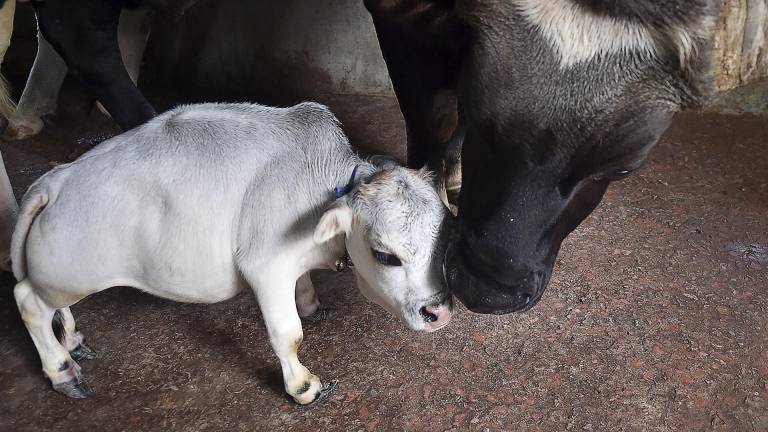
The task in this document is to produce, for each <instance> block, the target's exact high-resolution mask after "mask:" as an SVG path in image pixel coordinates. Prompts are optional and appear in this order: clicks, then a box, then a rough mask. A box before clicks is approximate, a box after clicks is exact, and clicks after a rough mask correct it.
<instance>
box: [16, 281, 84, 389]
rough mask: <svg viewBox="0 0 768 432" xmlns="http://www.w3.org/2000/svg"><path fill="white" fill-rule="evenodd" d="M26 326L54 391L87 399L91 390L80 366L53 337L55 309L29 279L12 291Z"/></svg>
mask: <svg viewBox="0 0 768 432" xmlns="http://www.w3.org/2000/svg"><path fill="white" fill-rule="evenodd" d="M13 295H14V297H15V298H16V305H17V306H18V307H19V313H20V314H21V318H22V320H24V325H25V326H26V327H27V331H28V332H29V336H30V337H31V338H32V342H34V344H35V347H36V348H37V353H38V354H39V355H40V362H41V363H42V364H43V372H44V373H45V375H46V376H47V377H48V379H50V380H51V384H53V388H54V390H56V391H58V392H60V393H63V394H65V395H67V396H69V397H73V398H84V397H86V396H88V395H89V394H91V389H90V387H88V385H87V384H86V383H85V381H84V380H83V377H82V374H81V373H80V366H79V365H78V364H77V363H75V361H74V360H72V357H70V355H69V351H67V350H66V348H64V347H63V346H62V345H61V344H60V343H59V341H58V340H56V335H55V334H54V333H53V327H52V322H53V315H54V313H55V312H56V309H55V308H53V307H51V306H50V305H48V304H47V303H46V302H45V301H44V300H43V299H42V298H40V297H39V296H38V295H37V293H36V292H35V287H34V286H33V285H32V283H30V282H29V280H28V279H25V280H22V281H21V282H19V283H17V284H16V287H15V288H14V290H13Z"/></svg>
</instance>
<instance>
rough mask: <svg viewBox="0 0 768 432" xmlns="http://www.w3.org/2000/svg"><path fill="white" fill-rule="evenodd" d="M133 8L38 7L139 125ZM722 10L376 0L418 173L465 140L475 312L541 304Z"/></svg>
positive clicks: (703, 70)
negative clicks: (121, 23)
mask: <svg viewBox="0 0 768 432" xmlns="http://www.w3.org/2000/svg"><path fill="white" fill-rule="evenodd" d="M0 1H2V0H0ZM154 1H155V2H161V0H154ZM125 3H126V1H118V0H115V1H103V0H44V1H41V2H37V3H36V11H37V14H38V23H39V26H40V30H41V32H43V34H44V36H45V37H46V39H48V40H49V41H50V42H51V44H52V45H53V46H54V47H55V48H56V50H57V51H58V52H59V54H61V56H62V57H63V58H64V59H65V60H66V61H67V63H68V64H69V65H70V67H72V68H73V69H74V70H75V72H76V73H77V74H78V75H79V76H80V77H81V78H82V79H83V80H84V81H85V82H86V83H87V84H88V86H89V87H90V88H91V89H93V90H94V92H95V93H96V95H97V96H98V98H99V100H100V101H101V102H102V104H104V106H105V107H106V108H107V109H108V110H109V112H110V113H111V114H112V116H113V117H114V118H115V120H116V121H117V122H118V124H120V126H122V127H123V128H124V129H128V128H131V127H133V126H135V125H137V124H139V123H141V122H143V121H145V120H147V119H149V118H150V117H152V116H153V115H154V110H153V109H152V107H151V106H150V105H149V103H147V101H146V100H145V99H144V97H143V96H142V95H141V93H140V92H139V91H138V90H137V89H136V88H135V86H134V85H133V83H132V82H131V80H130V78H129V76H128V74H127V73H126V71H125V68H124V67H123V65H122V63H121V61H120V54H119V51H118V46H117V42H116V33H117V17H118V15H119V10H120V7H122V6H123V5H124V4H125ZM181 3H184V2H181ZM717 3H718V2H717V0H504V1H499V0H365V4H366V7H367V8H368V10H369V11H370V12H371V15H372V17H373V21H374V24H375V27H376V31H377V34H378V38H379V42H380V45H381V49H382V53H383V55H384V59H385V61H386V63H387V67H388V69H389V73H390V76H391V78H392V83H393V85H394V88H395V92H396V94H397V97H398V99H399V101H400V106H401V109H402V112H403V115H404V117H405V121H406V126H407V129H408V165H409V166H411V167H418V166H422V165H423V164H425V163H429V164H430V165H431V166H432V167H433V168H435V169H442V159H443V157H444V154H445V149H446V147H447V146H449V144H451V143H453V144H457V143H459V142H462V141H463V150H462V152H461V155H462V171H461V173H462V176H463V188H462V190H461V194H460V196H459V214H458V221H457V224H456V227H457V228H456V233H455V237H454V238H453V239H452V241H451V247H449V249H448V253H447V256H446V266H445V267H446V276H447V279H448V282H449V283H450V286H451V288H452V289H453V291H454V293H455V294H456V295H457V296H458V297H459V299H461V300H462V302H463V303H464V304H465V305H466V306H467V307H468V308H469V309H471V310H473V311H476V312H483V313H508V312H514V311H523V310H527V309H529V308H531V307H532V306H533V305H534V304H536V302H537V301H538V300H539V299H540V298H541V295H542V293H543V291H544V289H545V288H546V286H547V283H548V281H549V278H550V275H551V272H552V267H553V264H554V262H555V258H556V256H557V253H558V251H559V248H560V244H561V242H562V241H563V239H564V238H565V237H566V236H567V235H568V234H569V233H570V232H571V231H573V230H574V229H575V228H576V227H577V226H578V225H579V223H580V222H581V221H582V220H583V219H584V218H586V217H587V215H589V214H590V213H591V212H592V210H593V209H594V208H595V207H596V206H597V205H598V203H599V202H600V200H601V198H602V196H603V194H604V192H605V190H606V188H607V187H608V184H609V183H610V182H611V181H613V180H616V179H619V178H621V177H624V176H627V175H628V174H630V173H631V172H632V171H634V170H636V169H637V168H638V167H639V166H640V165H641V164H642V163H643V161H644V159H645V157H646V155H647V154H648V152H649V150H650V149H651V147H653V145H654V144H655V143H656V142H657V141H658V139H659V137H660V136H661V134H662V133H663V132H664V130H665V129H666V128H667V126H668V125H669V122H670V119H671V117H672V114H673V113H674V112H675V111H677V110H679V109H681V108H687V107H695V106H698V105H699V104H700V103H701V102H702V100H703V99H704V97H705V96H706V94H707V93H708V91H709V81H710V80H709V79H708V73H707V61H706V59H707V58H708V55H706V54H707V50H708V49H709V38H710V33H711V27H712V23H713V21H714V17H715V16H716V12H717V11H716V4H717ZM449 159H451V158H449Z"/></svg>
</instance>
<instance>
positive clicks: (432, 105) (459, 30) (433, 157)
mask: <svg viewBox="0 0 768 432" xmlns="http://www.w3.org/2000/svg"><path fill="white" fill-rule="evenodd" d="M365 5H366V7H367V8H368V10H369V11H370V13H371V16H372V17H373V23H374V26H375V27H376V34H377V37H378V39H379V46H380V47H381V52H382V55H383V57H384V61H385V62H386V64H387V69H388V71H389V76H390V78H391V80H392V86H393V87H394V90H395V94H396V95H397V99H398V101H399V103H400V110H401V111H402V113H403V117H404V119H405V125H406V129H407V132H408V166H409V167H412V168H420V167H422V166H423V165H424V164H429V167H430V168H431V169H433V170H435V171H437V172H440V173H441V174H445V173H446V172H451V171H456V170H454V169H453V168H452V167H444V166H443V158H444V153H445V151H446V147H447V145H448V143H449V141H451V138H452V137H454V134H455V132H456V131H457V125H458V110H457V101H456V95H455V91H454V87H455V84H456V79H457V77H458V72H459V69H460V66H461V59H462V56H463V53H464V48H465V46H466V41H467V33H466V30H465V28H464V26H463V24H461V23H460V21H459V20H458V18H456V17H455V15H454V12H453V9H452V2H447V1H427V0H400V1H394V2H393V1H381V0H366V2H365ZM449 159H450V158H449ZM446 168H447V169H446ZM449 183H450V182H449ZM453 183H454V184H455V181H453Z"/></svg>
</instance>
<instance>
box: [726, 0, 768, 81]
mask: <svg viewBox="0 0 768 432" xmlns="http://www.w3.org/2000/svg"><path fill="white" fill-rule="evenodd" d="M714 55H715V77H716V83H717V88H718V90H720V91H725V90H730V89H733V88H736V87H739V86H742V85H745V84H750V83H753V82H756V81H759V80H762V79H765V78H768V0H723V10H722V14H721V16H720V19H718V21H717V24H716V34H715V53H714Z"/></svg>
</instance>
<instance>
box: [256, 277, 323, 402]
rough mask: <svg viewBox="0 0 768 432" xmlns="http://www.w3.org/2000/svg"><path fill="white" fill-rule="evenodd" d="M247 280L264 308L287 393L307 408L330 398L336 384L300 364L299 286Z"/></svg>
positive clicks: (270, 279) (278, 280) (291, 282)
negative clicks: (297, 306)
mask: <svg viewBox="0 0 768 432" xmlns="http://www.w3.org/2000/svg"><path fill="white" fill-rule="evenodd" d="M245 277H246V279H247V280H248V282H249V283H250V284H251V287H252V288H253V291H254V293H255V295H256V300H257V301H258V302H259V307H260V308H261V315H262V316H263V318H264V324H265V325H266V326H267V332H268V334H269V341H270V342H271V344H272V349H273V350H274V351H275V354H276V355H277V358H278V359H279V360H280V367H281V368H282V371H283V383H284V385H285V391H286V392H287V393H288V394H289V395H291V397H293V399H294V400H295V401H296V402H298V403H300V404H302V405H306V404H309V403H312V402H315V401H317V400H320V399H322V398H324V397H325V396H327V395H328V394H330V393H331V392H332V391H333V390H334V388H335V386H336V383H335V382H329V383H323V382H321V381H320V378H318V377H317V376H316V375H314V374H312V373H311V372H310V371H309V369H307V368H306V367H304V365H302V364H301V362H299V357H298V351H299V347H300V346H301V342H302V340H303V338H304V334H303V332H302V330H301V319H300V318H299V314H298V312H297V310H296V301H295V297H294V296H295V293H296V290H295V286H296V282H295V281H294V280H291V279H286V278H285V276H277V275H274V276H273V277H269V276H267V277H265V276H264V275H260V276H257V277H250V275H248V274H247V272H245Z"/></svg>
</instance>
